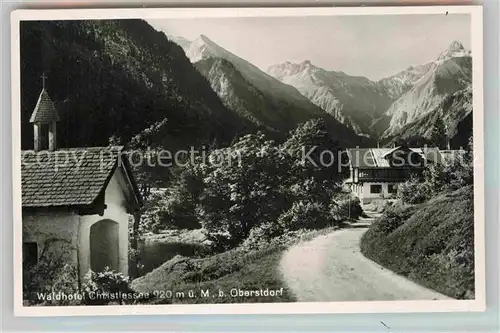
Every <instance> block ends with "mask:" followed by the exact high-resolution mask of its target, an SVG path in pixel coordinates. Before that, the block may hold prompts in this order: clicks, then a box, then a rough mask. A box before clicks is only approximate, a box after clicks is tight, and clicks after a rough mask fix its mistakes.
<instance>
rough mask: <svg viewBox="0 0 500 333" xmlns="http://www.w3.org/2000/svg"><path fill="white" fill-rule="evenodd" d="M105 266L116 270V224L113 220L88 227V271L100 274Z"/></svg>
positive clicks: (102, 221)
mask: <svg viewBox="0 0 500 333" xmlns="http://www.w3.org/2000/svg"><path fill="white" fill-rule="evenodd" d="M106 266H108V267H109V268H110V269H112V270H115V271H117V270H118V223H116V222H115V221H113V220H101V221H99V222H97V223H94V224H93V225H92V226H91V227H90V269H91V270H92V271H94V272H101V271H103V270H104V268H105V267H106Z"/></svg>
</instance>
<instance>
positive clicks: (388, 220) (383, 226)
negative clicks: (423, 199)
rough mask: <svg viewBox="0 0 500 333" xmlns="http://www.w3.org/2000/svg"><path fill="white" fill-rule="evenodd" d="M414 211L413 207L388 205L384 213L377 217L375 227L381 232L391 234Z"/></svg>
mask: <svg viewBox="0 0 500 333" xmlns="http://www.w3.org/2000/svg"><path fill="white" fill-rule="evenodd" d="M412 213H413V210H412V209H408V208H406V207H402V206H399V207H394V206H390V207H387V208H386V210H385V212H384V214H383V215H382V216H380V217H379V218H378V219H377V221H376V223H375V225H374V228H375V229H376V231H377V232H381V233H382V234H384V235H387V234H390V233H391V232H393V231H394V230H396V229H397V228H399V227H400V226H401V225H403V223H404V222H405V221H406V220H407V219H408V218H409V217H410V216H411V214H412Z"/></svg>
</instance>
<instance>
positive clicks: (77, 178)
mask: <svg viewBox="0 0 500 333" xmlns="http://www.w3.org/2000/svg"><path fill="white" fill-rule="evenodd" d="M121 153H122V147H91V148H71V149H63V150H56V151H41V152H34V151H33V150H25V151H23V152H22V155H21V179H22V206H23V208H24V207H52V206H82V205H90V204H92V203H93V202H94V200H95V199H96V198H97V197H98V196H99V194H100V193H101V191H103V190H105V188H106V187H107V185H108V183H109V180H110V179H111V177H112V175H113V172H114V170H115V169H116V167H117V165H118V163H119V162H120V161H121V162H123V161H124V160H126V159H123V160H122V159H121ZM133 185H134V190H135V191H136V190H137V188H136V187H135V183H134V184H133ZM136 195H137V193H136Z"/></svg>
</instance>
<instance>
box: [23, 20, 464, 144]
mask: <svg viewBox="0 0 500 333" xmlns="http://www.w3.org/2000/svg"><path fill="white" fill-rule="evenodd" d="M20 39H21V43H20V45H21V59H20V60H21V83H22V84H21V133H22V137H21V141H22V142H21V144H22V148H23V149H30V148H31V147H32V145H33V129H32V126H31V124H30V123H29V117H30V115H31V112H32V111H33V108H34V105H35V104H36V100H37V98H38V95H39V92H40V90H41V80H40V79H39V78H40V75H41V74H42V73H45V74H46V75H47V76H48V80H47V82H46V87H45V88H46V90H47V91H48V93H49V95H50V96H51V98H52V99H53V101H54V103H55V105H56V108H57V110H58V113H59V116H60V119H61V121H60V123H59V125H58V128H57V131H58V136H57V137H58V145H59V146H60V147H78V146H80V147H81V146H96V145H107V144H108V143H109V140H110V137H112V138H113V140H115V141H118V142H119V143H121V144H131V145H135V146H156V147H163V148H167V149H178V148H183V149H184V148H186V147H190V146H193V145H194V146H200V145H212V146H213V145H214V144H216V145H220V146H223V145H228V144H230V143H231V142H232V141H233V140H234V139H235V138H236V137H238V136H240V135H243V134H246V133H253V132H256V131H258V130H261V131H264V132H266V133H268V134H269V135H272V136H273V135H274V137H275V138H278V139H281V138H283V137H284V136H286V135H287V132H288V131H290V130H292V129H294V128H295V127H296V126H297V125H298V124H299V123H301V122H304V121H306V120H309V119H312V118H322V119H323V120H324V122H325V124H326V125H327V128H328V130H329V132H330V133H331V135H332V137H334V139H335V140H337V141H338V142H339V143H340V144H341V145H342V146H344V147H347V146H356V145H359V146H373V145H375V144H376V141H381V142H382V143H389V142H391V141H393V140H395V139H397V138H405V139H406V138H408V139H410V138H411V137H419V136H420V137H426V136H428V132H429V128H432V125H433V122H435V119H436V117H438V116H439V117H444V118H445V119H446V121H447V124H448V125H449V128H448V131H449V133H450V136H454V137H457V138H462V139H463V138H465V137H466V136H467V133H470V132H471V131H472V128H471V126H469V125H470V123H471V119H472V116H471V112H472V89H471V64H472V60H471V55H470V52H468V51H466V50H465V49H464V48H463V46H462V45H461V44H460V43H459V42H454V43H452V44H451V45H450V47H449V48H448V49H447V50H444V51H443V52H442V53H441V54H440V55H439V56H438V57H437V58H436V60H435V61H431V62H429V63H427V64H422V65H418V66H413V67H409V68H407V69H405V70H403V71H400V72H399V73H396V74H395V75H394V76H391V77H389V78H386V79H382V80H379V81H372V80H369V79H367V78H364V77H359V76H351V75H348V74H346V73H343V72H340V71H332V70H326V69H322V68H320V67H318V66H315V65H314V64H312V63H311V62H310V61H304V62H302V63H300V64H292V63H290V62H285V63H283V64H279V65H274V66H271V67H269V68H268V70H267V71H264V70H261V69H259V68H258V67H257V66H255V65H253V64H252V63H251V62H249V61H247V60H245V59H243V58H241V57H239V56H237V55H235V54H233V53H231V52H230V51H229V50H227V49H225V48H223V47H222V46H220V45H217V44H216V43H215V42H213V41H212V40H210V39H209V38H208V37H207V36H203V35H202V36H199V37H198V38H197V39H195V40H193V41H190V40H187V39H186V38H182V37H172V36H167V35H165V33H163V32H161V31H157V30H155V29H154V28H153V27H151V26H150V25H149V24H148V23H147V22H145V21H143V20H95V21H92V20H82V21H42V22H38V21H26V22H23V23H22V24H21V26H20ZM464 133H465V134H464ZM462 141H463V140H462Z"/></svg>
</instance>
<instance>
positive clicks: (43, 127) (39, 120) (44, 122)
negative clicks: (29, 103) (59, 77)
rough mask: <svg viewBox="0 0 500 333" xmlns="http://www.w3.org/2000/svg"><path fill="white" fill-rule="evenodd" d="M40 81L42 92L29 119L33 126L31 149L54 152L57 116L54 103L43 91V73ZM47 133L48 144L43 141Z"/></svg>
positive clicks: (45, 77) (44, 78) (44, 77)
mask: <svg viewBox="0 0 500 333" xmlns="http://www.w3.org/2000/svg"><path fill="white" fill-rule="evenodd" d="M41 79H42V91H41V92H40V96H38V101H37V103H36V106H35V109H34V110H33V113H32V114H31V118H30V123H32V124H33V131H34V145H33V149H34V150H35V151H40V150H44V149H48V150H49V151H54V150H56V145H57V138H56V123H57V122H58V121H59V116H58V115H57V110H56V108H55V107H54V103H53V102H52V100H51V99H50V96H49V94H48V93H47V91H46V90H45V80H46V79H47V76H45V73H44V74H42V76H41ZM47 133H48V144H47V143H46V140H44V138H46V135H47Z"/></svg>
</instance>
